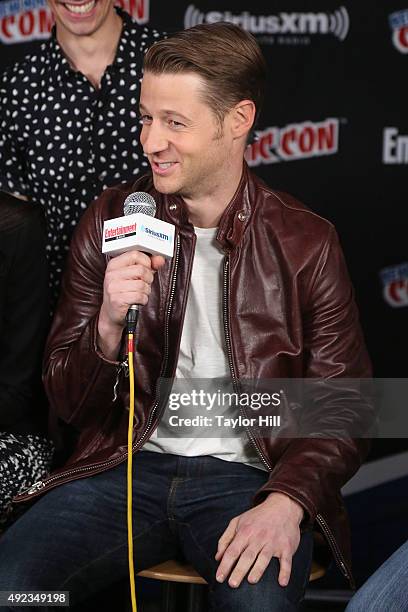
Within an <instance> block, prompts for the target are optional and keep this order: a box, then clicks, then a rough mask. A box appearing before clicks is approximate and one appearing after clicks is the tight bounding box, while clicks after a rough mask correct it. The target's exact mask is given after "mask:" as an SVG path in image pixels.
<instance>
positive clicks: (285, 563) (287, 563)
mask: <svg viewBox="0 0 408 612" xmlns="http://www.w3.org/2000/svg"><path fill="white" fill-rule="evenodd" d="M279 563H280V571H279V577H278V582H279V584H280V585H281V587H285V586H287V585H288V584H289V579H290V573H291V571H292V557H290V556H288V555H282V556H281V557H280V559H279Z"/></svg>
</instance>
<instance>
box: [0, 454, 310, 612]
mask: <svg viewBox="0 0 408 612" xmlns="http://www.w3.org/2000/svg"><path fill="white" fill-rule="evenodd" d="M266 479H267V473H266V472H263V471H261V470H258V469H256V468H253V467H249V466H246V465H243V464H240V463H233V462H229V461H222V460H220V459H215V458H213V457H181V456H177V455H169V454H159V453H154V452H148V451H142V452H139V453H138V454H137V455H136V456H135V457H134V470H133V487H134V491H133V496H134V500H133V513H134V514H133V521H134V527H133V529H134V558H135V572H136V573H137V572H139V571H141V570H142V569H146V568H148V567H150V566H152V565H155V564H157V563H160V562H162V561H166V560H168V559H172V558H177V557H179V556H183V557H184V558H185V559H186V560H187V561H188V562H189V563H191V565H193V566H194V567H195V568H196V570H197V571H198V572H199V573H200V574H201V575H202V576H203V577H204V578H205V579H206V580H207V581H208V583H209V602H210V609H211V610H217V612H218V611H223V612H227V611H231V612H232V611H233V612H244V611H248V612H249V611H251V612H253V611H254V610H262V609H265V610H269V611H272V610H279V611H285V612H286V611H288V612H289V611H292V610H297V609H298V605H299V603H300V601H301V599H302V597H303V593H304V590H305V588H306V585H307V582H308V577H309V572H310V565H311V558H312V549H313V544H312V534H311V532H310V531H306V532H305V533H303V535H302V537H301V542H300V545H299V548H298V550H297V552H296V554H295V556H294V559H293V568H292V576H291V579H290V582H289V585H288V586H287V587H286V588H282V587H280V586H279V584H278V583H277V575H278V571H279V562H278V560H277V559H276V558H273V559H272V561H271V563H270V564H269V566H268V568H267V570H266V571H265V573H264V575H263V577H262V579H261V580H260V581H259V582H258V583H257V584H255V585H254V584H249V583H248V581H247V580H243V582H242V583H241V585H240V587H239V588H236V589H234V588H231V587H230V586H229V585H228V584H227V582H224V583H222V584H219V583H218V582H216V580H215V573H216V569H217V566H218V564H217V562H216V561H215V559H214V555H215V553H216V550H217V543H218V539H219V538H220V536H221V534H222V533H223V531H224V530H225V528H226V527H227V524H228V522H229V521H230V520H231V519H232V518H233V517H235V516H237V515H238V514H241V513H242V512H244V511H246V510H248V509H249V508H250V507H251V502H252V498H253V495H254V493H255V491H256V490H257V489H258V488H260V487H261V486H262V485H263V484H264V483H265V481H266ZM127 574H128V561H127V523H126V464H122V465H119V466H117V467H115V468H113V469H111V470H109V471H106V472H103V473H101V474H98V475H95V476H91V477H88V478H84V479H81V480H76V481H73V482H70V483H67V484H64V485H61V486H60V487H58V488H56V489H54V490H52V491H50V492H49V493H47V494H46V495H44V497H43V498H41V499H40V500H39V501H38V502H37V503H35V505H34V506H33V507H32V508H31V509H30V510H28V512H27V513H26V514H24V515H23V516H22V517H21V518H20V519H19V520H18V521H17V522H16V523H15V524H14V525H12V527H11V528H10V529H9V530H8V531H6V533H5V534H4V536H3V537H2V538H1V539H0V590H13V589H14V590H59V589H60V590H64V591H70V600H71V605H72V604H75V605H77V604H79V603H81V602H85V601H86V599H87V598H89V597H91V596H92V595H94V594H95V593H97V592H98V591H100V590H102V589H103V588H106V587H107V586H108V585H109V584H113V583H115V582H117V581H119V580H121V579H123V578H126V576H127ZM3 609H8V608H3ZM16 609H17V608H15V607H14V608H10V610H13V611H15V610H16ZM84 609H86V605H85V606H84ZM42 610H44V608H42Z"/></svg>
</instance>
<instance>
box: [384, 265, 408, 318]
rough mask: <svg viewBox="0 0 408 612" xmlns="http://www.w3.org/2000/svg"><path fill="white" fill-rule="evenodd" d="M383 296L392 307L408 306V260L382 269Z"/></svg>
mask: <svg viewBox="0 0 408 612" xmlns="http://www.w3.org/2000/svg"><path fill="white" fill-rule="evenodd" d="M380 278H381V280H382V283H383V296H384V299H385V301H386V302H387V304H389V305H390V306H391V307H392V308H402V307H403V306H408V262H405V263H402V264H399V265H398V266H390V267H388V268H383V269H382V270H381V271H380Z"/></svg>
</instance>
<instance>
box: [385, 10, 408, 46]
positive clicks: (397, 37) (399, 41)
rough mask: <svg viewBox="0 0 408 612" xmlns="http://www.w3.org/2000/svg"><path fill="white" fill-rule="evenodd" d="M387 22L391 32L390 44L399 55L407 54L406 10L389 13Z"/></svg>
mask: <svg viewBox="0 0 408 612" xmlns="http://www.w3.org/2000/svg"><path fill="white" fill-rule="evenodd" d="M388 21H389V24H390V27H391V30H392V42H393V44H394V47H395V48H396V49H398V51H399V52H400V53H408V9H404V10H403V11H397V12H396V13H391V15H389V17H388Z"/></svg>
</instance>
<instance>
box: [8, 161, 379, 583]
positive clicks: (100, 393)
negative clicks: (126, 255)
mask: <svg viewBox="0 0 408 612" xmlns="http://www.w3.org/2000/svg"><path fill="white" fill-rule="evenodd" d="M133 191H147V192H149V193H151V194H152V195H153V197H154V199H155V200H156V203H157V215H156V216H157V217H159V218H162V219H164V220H165V221H168V222H170V223H172V224H174V225H175V226H176V233H177V238H176V245H175V256H174V257H173V259H172V261H168V262H166V264H165V266H163V268H161V269H160V270H159V271H158V273H157V274H156V277H155V280H154V283H153V287H152V293H151V295H150V298H149V303H148V305H147V306H145V307H143V308H142V309H141V312H140V317H139V323H138V328H137V335H136V347H137V348H136V356H135V362H136V364H137V370H136V405H135V427H134V446H133V449H134V450H135V451H136V450H138V449H140V448H141V447H142V446H143V444H144V442H145V441H146V440H147V439H148V438H149V436H150V435H151V433H152V432H153V431H154V429H155V427H156V426H157V424H158V421H159V418H160V416H161V413H162V410H163V402H162V401H161V399H159V396H158V394H157V391H158V389H157V381H158V379H159V377H161V376H164V377H168V378H171V377H173V376H174V373H175V369H176V364H177V359H178V352H179V342H180V335H181V330H182V325H183V316H184V312H185V308H186V300H187V288H188V286H189V279H190V274H191V268H192V261H193V254H194V245H195V235H194V231H193V227H192V226H191V224H190V223H189V222H188V219H187V214H186V210H185V207H184V205H183V201H182V200H181V198H179V197H177V196H163V195H161V194H159V193H158V192H157V191H155V189H154V188H153V186H152V181H151V177H150V176H146V177H142V178H140V179H139V180H138V181H136V183H134V184H125V185H120V186H117V187H114V188H111V189H107V190H106V191H105V192H104V193H103V194H102V195H101V196H100V197H99V198H98V200H96V201H95V202H94V203H93V204H92V205H91V206H90V207H89V209H88V210H87V211H86V213H85V215H84V217H83V219H82V221H81V223H80V224H79V226H78V228H77V230H76V233H75V235H74V238H73V242H72V246H71V252H70V257H69V260H68V264H67V269H66V273H65V276H64V281H63V288H62V295H61V298H60V302H59V306H58V309H57V313H56V316H55V320H54V323H53V327H52V330H51V334H50V336H49V339H48V346H47V350H46V358H45V384H46V388H47V393H48V395H49V399H50V402H51V406H52V414H51V421H52V429H53V433H54V437H58V436H59V437H60V438H61V439H64V440H65V444H67V442H66V440H67V439H68V438H67V435H68V434H69V435H70V438H71V442H72V454H71V455H70V457H69V459H68V460H67V461H66V462H65V464H64V465H63V467H62V468H60V469H58V470H56V471H55V472H54V473H53V474H51V476H50V477H48V478H47V479H45V480H44V482H41V483H37V484H36V485H34V486H33V487H32V488H31V489H30V492H29V493H28V492H26V493H25V494H23V495H21V496H19V498H18V500H20V501H23V500H25V499H29V498H30V496H31V497H32V496H36V495H38V494H40V493H43V492H44V491H47V490H49V489H51V488H53V487H55V486H57V485H59V484H62V483H64V482H67V481H69V480H72V479H75V478H82V477H84V476H89V475H91V474H95V473H97V472H101V471H103V470H106V469H109V468H110V467H113V466H115V465H117V464H118V463H120V462H122V461H125V460H126V457H127V448H126V443H127V422H128V410H127V409H126V406H128V398H129V394H128V384H127V380H126V377H125V376H124V375H123V371H124V367H122V366H121V362H120V360H119V361H110V360H108V359H106V358H105V357H104V355H103V354H102V353H101V352H100V351H99V349H98V346H97V321H98V312H99V309H100V306H101V303H102V294H103V279H104V273H105V268H106V263H107V260H106V257H105V256H104V255H102V254H101V243H102V227H103V221H104V220H105V219H108V218H113V217H119V216H121V215H122V214H123V202H124V200H125V198H126V196H127V195H128V194H129V193H131V192H133ZM217 240H218V242H219V244H220V245H221V247H222V248H223V249H224V251H225V260H224V300H223V306H222V307H223V320H224V328H225V341H226V349H227V352H228V357H229V363H230V369H231V376H232V378H233V380H234V381H235V382H238V383H239V380H240V379H261V378H264V379H272V378H302V377H313V378H314V377H323V378H326V377H354V378H357V377H367V376H370V362H369V359H368V356H367V353H366V350H365V347H364V341H363V338H362V334H361V330H360V327H359V323H358V315H357V311H356V306H355V304H354V301H353V291H352V287H351V284H350V281H349V277H348V274H347V271H346V266H345V263H344V260H343V255H342V252H341V249H340V246H339V243H338V239H337V236H336V233H335V231H334V229H333V227H332V225H331V224H330V223H329V222H328V221H326V220H324V219H322V218H320V217H319V216H318V215H316V214H315V213H313V212H312V211H310V210H309V209H307V208H306V207H305V206H303V205H302V204H300V203H299V202H297V201H296V200H295V199H294V198H292V197H290V196H288V195H286V194H278V193H275V192H273V191H272V190H271V189H269V188H268V187H267V186H266V185H265V184H263V183H262V181H260V180H259V179H258V178H256V177H255V176H254V175H252V174H251V173H250V171H249V170H248V168H247V167H246V166H244V172H243V176H242V179H241V182H240V185H239V188H238V190H237V192H236V194H235V196H234V198H233V199H232V201H231V203H230V204H229V205H228V207H227V208H226V210H225V212H224V214H223V216H222V219H221V222H220V225H219V230H218V234H217ZM115 385H116V387H115ZM114 388H115V393H114ZM114 396H116V397H117V399H116V400H114ZM326 401H327V402H328V401H329V400H328V399H327V400H326ZM344 404H346V402H344ZM362 411H364V408H363V409H362ZM353 418H359V417H358V412H357V413H355V412H354V415H353ZM336 419H337V423H338V422H340V423H342V422H343V421H344V427H345V429H347V424H348V420H349V419H350V411H348V410H347V406H346V405H343V406H340V407H339V406H337V408H336ZM248 433H249V436H250V438H251V441H252V443H253V444H254V446H255V448H256V451H257V453H258V455H259V456H260V458H261V460H262V461H263V463H264V465H265V466H267V467H268V470H269V471H270V477H269V480H268V482H267V484H266V485H265V486H264V487H263V488H262V489H261V490H259V491H258V492H257V493H256V495H255V498H254V503H259V502H260V501H262V500H263V499H264V498H265V496H266V495H267V494H268V493H269V492H272V491H280V492H282V493H286V494H287V495H289V496H290V497H292V498H293V499H295V500H297V501H298V502H300V503H301V504H302V506H303V507H304V508H305V510H306V512H307V515H308V520H309V521H310V522H311V523H313V525H314V526H315V527H316V528H318V530H319V531H320V532H321V533H323V535H324V536H325V538H326V541H327V543H328V544H329V547H330V549H331V551H332V553H333V555H334V557H335V559H336V561H337V563H338V565H339V566H340V569H341V571H342V572H343V574H344V575H345V576H346V577H347V578H349V580H352V578H351V572H350V551H349V533H348V525H347V517H346V513H345V509H344V506H343V502H342V499H341V495H340V488H341V487H342V486H343V485H344V483H345V482H346V481H347V480H348V479H349V478H350V477H351V476H352V475H353V474H354V473H355V471H356V470H357V469H358V467H359V466H360V464H361V462H362V460H363V458H364V456H365V454H366V452H367V446H368V445H367V441H366V440H363V439H361V440H354V439H352V438H346V437H342V438H339V439H335V438H329V439H325V438H316V439H307V438H306V439H300V438H298V439H288V438H286V439H280V438H276V437H271V438H269V439H266V438H260V437H259V436H257V434H256V432H254V431H249V432H248Z"/></svg>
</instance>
